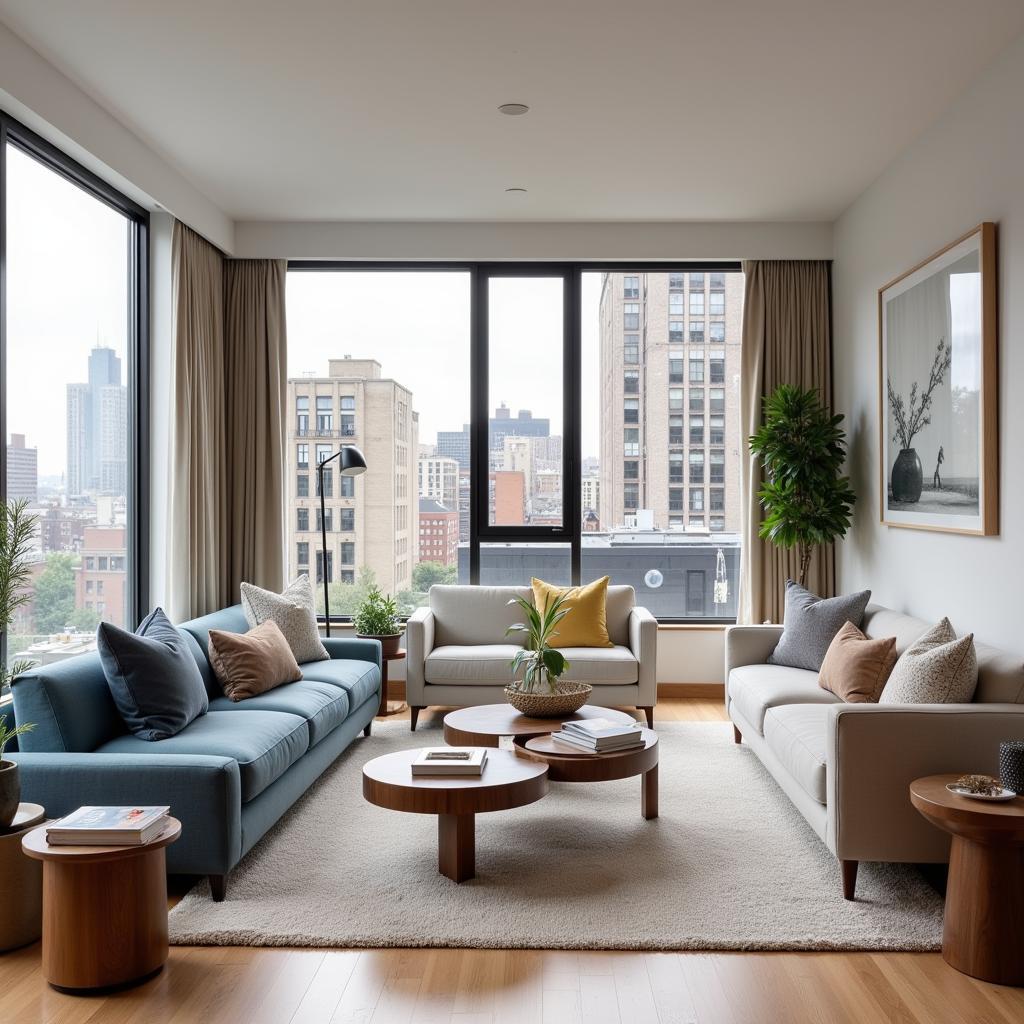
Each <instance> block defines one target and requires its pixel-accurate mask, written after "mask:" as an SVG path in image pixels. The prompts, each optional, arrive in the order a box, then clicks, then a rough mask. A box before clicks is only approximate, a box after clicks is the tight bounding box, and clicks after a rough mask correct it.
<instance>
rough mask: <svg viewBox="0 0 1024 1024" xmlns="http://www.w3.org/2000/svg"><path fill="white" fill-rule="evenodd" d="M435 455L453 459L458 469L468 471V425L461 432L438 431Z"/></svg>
mask: <svg viewBox="0 0 1024 1024" xmlns="http://www.w3.org/2000/svg"><path fill="white" fill-rule="evenodd" d="M435 454H436V455H439V456H442V457H443V458H448V459H454V460H455V461H456V462H457V463H458V464H459V469H465V470H468V469H469V424H468V423H467V424H465V425H464V426H463V428H462V429H461V430H439V431H438V432H437V445H436V446H435Z"/></svg>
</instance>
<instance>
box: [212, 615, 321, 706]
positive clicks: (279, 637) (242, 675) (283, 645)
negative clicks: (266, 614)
mask: <svg viewBox="0 0 1024 1024" xmlns="http://www.w3.org/2000/svg"><path fill="white" fill-rule="evenodd" d="M210 664H211V665H212V666H213V672H214V675H216V677H217V681H218V682H219V683H220V685H221V686H222V687H223V688H224V693H225V694H226V695H227V696H228V697H230V698H231V700H234V701H239V700H245V699H246V698H247V697H255V696H257V695H258V694H261V693H266V692H267V690H272V689H274V687H275V686H280V685H281V684H282V683H294V682H295V681H296V680H298V679H301V678H302V672H300V671H299V666H298V663H297V662H296V660H295V656H294V655H293V654H292V651H291V648H290V647H289V646H288V641H287V640H285V638H284V633H282V632H281V627H280V626H278V624H277V623H276V622H274V621H273V619H268V620H267V621H266V622H263V623H261V624H260V625H258V626H256V627H255V628H253V629H250V630H249V632H248V633H226V632H225V631H224V630H222V629H211V630H210Z"/></svg>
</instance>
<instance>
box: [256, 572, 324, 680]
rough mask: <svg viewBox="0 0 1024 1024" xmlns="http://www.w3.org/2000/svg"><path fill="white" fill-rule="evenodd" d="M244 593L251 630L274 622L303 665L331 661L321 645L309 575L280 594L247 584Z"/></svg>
mask: <svg viewBox="0 0 1024 1024" xmlns="http://www.w3.org/2000/svg"><path fill="white" fill-rule="evenodd" d="M241 591H242V611H244V612H245V620H246V622H247V623H248V624H249V628H250V629H251V628H252V627H253V626H259V625H261V624H262V623H264V622H266V621H267V620H268V619H273V621H274V622H276V623H277V624H278V626H279V627H280V629H281V632H282V633H283V634H284V638H285V640H287V641H288V646H289V647H290V648H291V649H292V654H294V655H295V660H296V661H297V662H298V663H299V664H300V665H301V664H302V663H303V662H307V661H326V660H327V659H328V658H329V657H330V655H329V654H328V653H327V649H326V648H325V647H324V645H323V644H322V643H321V642H320V628H319V626H318V625H317V621H316V598H315V597H314V596H313V584H312V583H310V581H309V576H308V575H307V574H306V573H300V574H299V575H298V576H296V577H295V579H294V580H292V582H291V583H289V584H288V586H287V587H285V588H284V590H282V591H281V593H280V594H275V593H274V591H272V590H264V589H263V588H262V587H257V586H254V585H253V584H252V583H244V582H243V583H242V585H241Z"/></svg>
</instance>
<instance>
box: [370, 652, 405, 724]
mask: <svg viewBox="0 0 1024 1024" xmlns="http://www.w3.org/2000/svg"><path fill="white" fill-rule="evenodd" d="M388 662H389V659H388V658H385V659H384V660H383V662H382V663H381V667H380V707H379V708H377V717H378V718H387V717H388V716H389V715H400V714H401V713H402V712H403V711H405V710H406V709H407V708H408V707H409V705H408V704H406V702H405V701H404V700H388Z"/></svg>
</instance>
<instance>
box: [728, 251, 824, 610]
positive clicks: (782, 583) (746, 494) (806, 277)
mask: <svg viewBox="0 0 1024 1024" xmlns="http://www.w3.org/2000/svg"><path fill="white" fill-rule="evenodd" d="M743 273H744V275H745V294H744V303H743V353H742V374H741V378H740V420H741V423H740V429H741V431H742V437H743V449H742V456H741V459H740V494H741V509H742V512H741V515H742V518H743V522H742V532H743V556H742V566H741V570H740V589H739V597H738V614H737V621H738V622H742V623H751V622H765V621H771V622H782V619H783V613H784V610H785V588H786V580H787V579H797V578H798V577H799V571H800V569H799V554H798V552H797V551H796V550H795V549H794V550H791V551H785V550H783V549H781V548H777V547H775V546H774V545H772V544H767V543H765V542H764V541H762V540H761V539H760V538H759V537H758V529H759V527H760V525H761V519H762V510H761V503H760V502H759V501H758V498H757V493H758V491H759V490H760V488H761V481H762V477H761V469H760V466H759V465H758V463H757V462H756V460H755V459H753V458H752V457H751V454H750V451H749V449H748V448H747V438H749V437H750V435H751V434H753V433H754V432H755V431H756V430H757V428H758V427H759V426H760V424H761V417H762V401H763V399H764V397H765V395H769V394H771V393H772V392H773V391H774V390H775V389H776V388H777V387H778V386H779V385H780V384H793V385H796V386H798V387H801V388H815V389H817V390H818V391H819V392H820V393H821V396H822V398H823V400H824V401H825V403H826V404H827V405H828V406H829V407H830V408H831V406H832V325H831V320H832V314H831V282H830V264H829V263H828V261H825V260H747V261H745V262H744V264H743ZM835 576H836V573H835V550H834V548H833V546H832V545H831V544H830V545H828V546H827V547H819V548H818V549H817V550H816V551H815V552H814V556H813V558H812V559H811V564H810V567H809V569H808V572H807V586H808V589H810V590H812V591H813V592H814V593H816V594H820V595H821V596H822V597H831V596H832V595H833V594H834V593H835Z"/></svg>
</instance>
